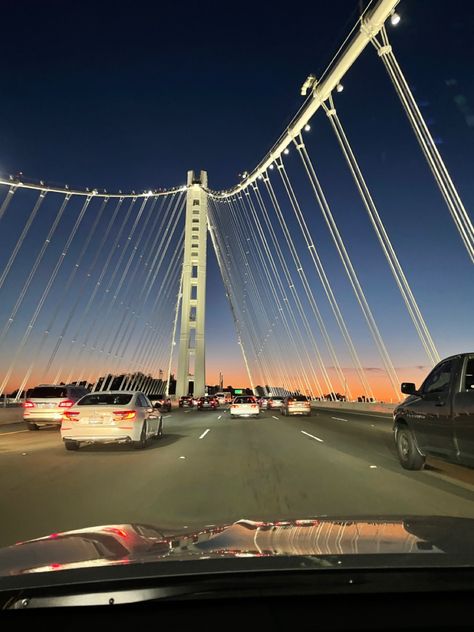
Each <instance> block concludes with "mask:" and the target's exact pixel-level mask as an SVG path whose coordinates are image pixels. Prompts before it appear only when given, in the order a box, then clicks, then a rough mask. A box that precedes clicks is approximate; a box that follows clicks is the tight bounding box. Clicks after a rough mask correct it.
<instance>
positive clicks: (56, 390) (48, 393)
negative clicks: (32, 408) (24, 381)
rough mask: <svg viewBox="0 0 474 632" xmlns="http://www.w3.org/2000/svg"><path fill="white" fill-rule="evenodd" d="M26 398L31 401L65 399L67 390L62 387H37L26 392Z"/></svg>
mask: <svg viewBox="0 0 474 632" xmlns="http://www.w3.org/2000/svg"><path fill="white" fill-rule="evenodd" d="M27 397H28V398H30V399H33V398H35V397H38V398H41V399H42V398H46V399H52V398H55V397H67V389H66V388H65V387H64V386H37V387H36V388H32V389H30V390H29V391H28V393H27Z"/></svg>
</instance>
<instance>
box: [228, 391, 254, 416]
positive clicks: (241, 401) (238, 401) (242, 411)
mask: <svg viewBox="0 0 474 632" xmlns="http://www.w3.org/2000/svg"><path fill="white" fill-rule="evenodd" d="M229 412H230V418H231V419H233V418H235V417H258V416H259V414H260V406H259V405H258V402H257V399H256V397H251V396H250V395H241V396H239V397H234V399H233V401H232V403H231V405H230V408H229Z"/></svg>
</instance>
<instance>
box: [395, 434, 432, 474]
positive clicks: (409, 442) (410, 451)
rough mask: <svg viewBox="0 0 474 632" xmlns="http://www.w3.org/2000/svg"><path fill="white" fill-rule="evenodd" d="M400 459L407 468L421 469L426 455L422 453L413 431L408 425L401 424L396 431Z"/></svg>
mask: <svg viewBox="0 0 474 632" xmlns="http://www.w3.org/2000/svg"><path fill="white" fill-rule="evenodd" d="M396 444H397V452H398V459H399V461H400V464H401V465H402V467H403V468H405V469H406V470H421V469H423V466H424V464H425V457H424V456H423V455H422V454H420V452H419V450H418V448H417V446H416V443H415V438H414V436H413V433H412V432H411V430H410V429H409V428H407V426H399V427H398V428H397V432H396Z"/></svg>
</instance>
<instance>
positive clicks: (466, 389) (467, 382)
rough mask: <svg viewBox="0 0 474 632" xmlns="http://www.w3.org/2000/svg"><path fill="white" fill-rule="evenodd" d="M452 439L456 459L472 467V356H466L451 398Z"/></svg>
mask: <svg viewBox="0 0 474 632" xmlns="http://www.w3.org/2000/svg"><path fill="white" fill-rule="evenodd" d="M453 420H454V437H455V443H456V445H457V448H458V459H459V461H460V462H461V463H463V464H464V465H471V466H472V465H474V355H472V356H466V357H465V358H464V361H463V363H462V369H461V371H460V379H459V380H458V383H457V384H455V390H454V397H453Z"/></svg>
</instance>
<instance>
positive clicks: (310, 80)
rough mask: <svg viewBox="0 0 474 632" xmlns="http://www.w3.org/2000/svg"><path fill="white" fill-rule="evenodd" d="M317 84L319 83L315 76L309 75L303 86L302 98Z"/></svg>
mask: <svg viewBox="0 0 474 632" xmlns="http://www.w3.org/2000/svg"><path fill="white" fill-rule="evenodd" d="M315 83H317V81H316V77H315V75H308V77H307V78H306V81H305V82H304V84H303V85H302V86H301V91H300V94H301V96H303V97H305V96H306V95H307V94H308V90H310V89H311V88H312V87H313V86H314V84H315Z"/></svg>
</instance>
